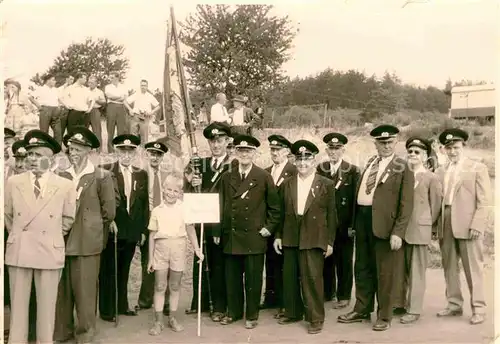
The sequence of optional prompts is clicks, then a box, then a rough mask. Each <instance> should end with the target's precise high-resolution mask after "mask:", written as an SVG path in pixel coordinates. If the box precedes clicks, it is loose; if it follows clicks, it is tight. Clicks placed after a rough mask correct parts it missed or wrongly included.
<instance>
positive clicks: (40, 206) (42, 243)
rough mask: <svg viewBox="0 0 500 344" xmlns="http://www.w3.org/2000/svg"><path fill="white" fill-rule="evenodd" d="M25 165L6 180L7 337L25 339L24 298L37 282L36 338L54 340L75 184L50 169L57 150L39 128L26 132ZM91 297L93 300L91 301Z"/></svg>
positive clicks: (51, 139)
mask: <svg viewBox="0 0 500 344" xmlns="http://www.w3.org/2000/svg"><path fill="white" fill-rule="evenodd" d="M24 141H25V142H26V150H27V152H28V169H29V171H27V172H24V173H21V174H18V175H16V176H12V177H11V178H10V179H9V180H8V181H7V183H6V187H5V193H4V195H5V200H4V207H5V210H4V214H5V215H4V216H5V226H6V227H7V231H8V232H9V236H8V238H7V245H6V252H5V264H7V265H8V267H9V277H10V293H11V318H10V334H9V343H12V344H14V343H27V341H28V308H29V306H28V304H29V298H30V293H31V285H32V281H33V280H34V283H35V285H36V299H37V302H36V303H37V315H36V332H37V333H36V341H37V342H38V343H52V341H53V336H54V324H55V310H56V299H57V286H58V284H59V279H60V277H61V270H62V268H63V267H64V259H65V247H64V246H65V245H64V236H66V235H67V234H68V232H69V231H70V229H71V226H72V225H73V221H74V219H75V209H76V205H75V200H76V190H75V188H74V187H73V183H71V181H69V180H67V179H64V178H61V177H59V176H58V175H56V174H54V173H53V172H51V171H50V170H49V167H50V165H51V160H52V159H53V156H54V154H57V153H59V152H60V151H61V146H60V145H59V143H57V141H56V140H55V139H53V138H52V137H51V136H49V135H48V134H46V133H44V132H43V131H41V130H31V131H29V132H28V133H26V135H25V137H24ZM94 302H95V301H94Z"/></svg>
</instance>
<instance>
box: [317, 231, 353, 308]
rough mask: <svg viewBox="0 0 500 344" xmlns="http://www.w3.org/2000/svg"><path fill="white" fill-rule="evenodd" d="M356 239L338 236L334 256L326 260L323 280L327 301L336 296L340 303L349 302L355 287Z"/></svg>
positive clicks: (334, 246) (334, 245)
mask: <svg viewBox="0 0 500 344" xmlns="http://www.w3.org/2000/svg"><path fill="white" fill-rule="evenodd" d="M353 253H354V239H352V238H345V237H340V236H337V238H336V239H335V243H334V244H333V254H332V255H331V256H330V257H328V258H326V259H325V267H324V269H323V279H324V287H325V299H326V300H328V301H329V300H331V299H333V297H334V296H336V297H337V300H339V301H349V300H350V299H351V291H352V285H353Z"/></svg>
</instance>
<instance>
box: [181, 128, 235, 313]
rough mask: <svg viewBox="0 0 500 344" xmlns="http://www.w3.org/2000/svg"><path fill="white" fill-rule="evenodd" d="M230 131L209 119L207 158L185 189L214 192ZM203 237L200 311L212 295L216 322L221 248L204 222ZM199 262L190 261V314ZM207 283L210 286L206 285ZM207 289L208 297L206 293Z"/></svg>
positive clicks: (221, 297) (222, 303)
mask: <svg viewBox="0 0 500 344" xmlns="http://www.w3.org/2000/svg"><path fill="white" fill-rule="evenodd" d="M230 133H231V130H230V128H229V125H228V124H226V123H222V122H213V123H211V124H210V125H209V126H207V127H206V128H205V129H204V130H203V136H205V138H206V139H207V140H208V145H209V147H210V151H211V152H212V156H211V157H206V158H203V159H201V167H200V169H201V171H199V172H200V175H193V176H192V179H191V180H188V181H187V183H186V185H185V192H195V188H197V187H201V192H204V193H218V192H219V186H220V180H221V177H222V175H223V174H224V173H225V172H226V171H228V170H230V169H231V163H230V161H229V156H228V154H227V151H226V149H227V144H228V138H229V135H230ZM204 226H205V227H204V236H205V238H204V240H205V243H204V245H203V247H204V249H205V257H206V259H205V260H204V261H203V265H204V267H203V268H204V269H206V268H207V266H206V264H208V271H209V276H210V281H207V274H206V273H203V274H202V276H203V277H202V283H201V287H202V291H201V295H202V296H201V300H202V305H201V310H202V312H206V311H208V310H209V298H210V297H211V298H212V302H213V313H212V314H211V315H210V316H211V318H212V320H213V321H215V322H219V321H221V320H222V318H223V317H224V315H225V313H226V310H227V300H226V282H225V271H224V253H223V251H222V247H221V246H219V245H216V244H215V243H214V240H213V228H214V226H215V225H213V224H205V225H204ZM195 228H196V233H197V235H198V241H200V230H201V228H200V226H199V225H196V226H195ZM199 267H200V265H199V263H198V261H197V260H196V259H195V260H193V299H192V301H191V308H190V309H189V310H187V311H186V313H187V314H193V313H195V312H197V311H198V278H199V275H198V274H199ZM207 283H210V289H209V288H208V286H207ZM209 290H210V294H211V295H210V296H209V295H208V292H209Z"/></svg>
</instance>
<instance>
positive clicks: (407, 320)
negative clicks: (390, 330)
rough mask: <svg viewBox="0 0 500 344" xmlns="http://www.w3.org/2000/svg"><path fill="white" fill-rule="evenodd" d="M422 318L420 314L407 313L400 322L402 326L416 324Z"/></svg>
mask: <svg viewBox="0 0 500 344" xmlns="http://www.w3.org/2000/svg"><path fill="white" fill-rule="evenodd" d="M419 318H420V314H411V313H407V314H405V315H403V316H402V317H401V319H399V322H400V323H401V324H413V323H414V322H416V321H417V320H418V319H419Z"/></svg>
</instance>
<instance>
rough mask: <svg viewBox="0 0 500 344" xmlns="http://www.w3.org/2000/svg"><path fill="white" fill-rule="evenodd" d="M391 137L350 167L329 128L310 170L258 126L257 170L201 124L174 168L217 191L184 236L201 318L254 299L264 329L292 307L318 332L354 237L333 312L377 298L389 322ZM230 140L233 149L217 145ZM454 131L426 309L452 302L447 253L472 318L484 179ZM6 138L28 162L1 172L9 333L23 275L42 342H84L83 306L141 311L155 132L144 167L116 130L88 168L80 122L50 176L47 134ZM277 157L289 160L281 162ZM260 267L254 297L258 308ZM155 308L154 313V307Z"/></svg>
mask: <svg viewBox="0 0 500 344" xmlns="http://www.w3.org/2000/svg"><path fill="white" fill-rule="evenodd" d="M398 133H399V130H398V129H397V128H395V127H393V126H390V125H381V126H378V127H376V128H375V129H373V130H372V131H371V133H370V135H371V136H372V137H373V138H374V142H375V147H376V149H377V155H376V156H374V157H372V158H371V159H369V161H368V163H367V165H366V166H365V168H364V169H363V171H360V170H359V169H358V168H357V167H356V166H354V165H352V164H349V163H348V162H346V161H345V160H343V159H342V156H343V153H344V150H345V146H346V144H347V143H348V138H347V137H346V136H345V135H342V134H341V133H330V134H328V135H326V136H325V137H324V138H323V141H324V143H325V148H326V151H327V153H328V156H329V161H327V162H324V163H322V164H318V161H317V155H318V153H319V148H318V147H317V146H316V145H315V144H314V143H312V142H310V141H306V140H299V141H297V142H294V143H291V142H290V141H289V140H287V139H286V138H285V137H283V136H281V135H271V136H269V137H268V141H269V147H270V150H271V157H272V160H273V165H272V166H269V167H268V168H267V169H262V168H260V167H258V166H256V165H255V163H254V158H255V155H256V152H257V149H258V148H259V147H260V145H261V143H260V142H259V140H258V139H256V138H255V137H253V136H249V135H234V134H233V133H232V132H231V128H230V127H229V126H228V125H227V124H226V123H221V122H213V123H211V124H210V125H209V126H208V127H206V128H205V129H204V131H203V134H204V136H205V138H206V139H207V140H208V144H209V146H210V150H211V153H212V155H211V156H210V157H206V158H203V159H202V160H201V166H199V170H196V169H193V168H190V169H187V170H186V174H185V191H186V192H191V191H193V190H196V189H201V192H208V193H218V194H219V198H220V207H221V221H220V223H218V224H210V225H207V226H206V227H205V235H206V237H205V238H200V239H204V240H205V241H206V245H205V250H206V251H205V257H206V259H205V260H204V263H203V264H207V265H206V266H204V269H205V270H206V273H205V274H204V275H203V276H204V278H205V277H206V280H205V281H203V283H202V288H203V290H202V303H203V304H202V305H200V306H201V309H202V311H210V313H211V314H210V315H211V318H212V320H213V321H215V322H220V323H221V324H222V325H229V324H231V323H233V322H235V321H238V320H240V319H243V317H244V316H245V327H246V328H248V329H253V328H255V327H256V326H257V325H258V318H259V310H260V308H262V307H264V308H277V309H278V312H277V313H276V316H275V318H276V319H277V321H278V322H279V324H282V325H286V324H292V323H296V322H299V321H301V320H303V319H304V317H305V320H306V321H307V322H308V323H309V327H308V332H309V333H311V334H314V333H319V332H321V331H322V329H323V324H324V320H325V305H324V304H325V301H329V300H332V299H334V298H336V302H335V303H334V307H335V308H345V307H347V306H348V305H349V302H350V299H351V291H352V285H353V250H354V246H355V247H356V250H355V251H356V256H355V264H354V282H355V285H356V304H355V306H354V309H353V311H351V312H349V313H347V314H344V315H341V316H339V318H338V321H339V322H341V323H352V322H359V321H363V320H365V319H370V314H371V313H372V312H373V311H374V309H375V308H374V307H375V297H377V304H378V309H377V316H376V322H375V324H374V325H373V329H374V330H378V331H383V330H387V329H389V328H390V326H391V321H392V318H393V314H394V305H395V303H394V297H393V294H394V293H393V290H394V286H395V285H397V284H398V282H399V281H397V280H396V279H397V277H396V276H397V274H396V273H395V269H396V265H397V264H396V262H397V260H398V259H400V255H399V254H398V251H400V250H401V249H402V247H403V246H404V245H405V242H404V238H405V230H406V227H407V225H408V221H409V219H410V217H411V215H412V211H413V208H414V198H413V193H414V185H415V179H416V177H415V176H414V171H412V170H411V169H410V168H409V166H408V165H407V163H406V161H405V160H404V159H403V158H401V157H399V156H397V155H395V146H396V143H397V137H398ZM7 134H8V135H10V136H12V132H11V131H10V132H8V131H7V130H6V131H5V135H6V138H7ZM230 138H233V140H232V143H233V145H234V147H235V150H236V151H235V154H236V158H235V159H232V158H231V157H230V156H229V154H227V146H228V143H229V142H230ZM467 138H468V135H467V133H465V132H463V131H462V130H459V129H451V130H448V131H446V132H444V133H443V134H442V135H441V136H440V141H441V143H442V144H443V145H445V147H446V152H447V154H448V156H449V159H450V163H448V164H447V165H446V166H442V167H441V169H440V170H439V171H438V172H437V174H438V176H439V177H440V181H441V183H442V184H443V185H444V189H445V190H446V191H445V192H446V195H448V196H447V197H446V198H445V201H444V202H443V206H442V209H443V211H442V213H441V220H440V222H439V223H440V224H441V225H438V226H437V227H440V228H441V229H440V230H438V231H437V234H438V236H439V240H440V245H441V248H442V251H443V266H444V271H445V278H446V290H447V300H448V305H447V307H446V308H445V309H444V310H443V311H442V312H440V313H439V314H438V315H439V316H456V315H461V314H462V312H463V311H462V304H463V297H462V294H461V291H460V287H459V281H458V276H459V270H458V265H457V262H458V260H459V259H461V260H462V263H463V265H464V272H465V274H466V277H467V279H468V281H470V283H469V290H470V291H471V303H472V306H473V309H472V312H473V315H472V317H471V319H470V322H471V323H472V324H478V323H481V322H483V321H484V314H485V301H484V295H483V291H482V251H481V240H480V238H481V233H482V231H484V230H485V227H486V221H487V211H488V206H489V205H490V203H489V202H490V196H489V193H490V186H489V177H488V172H487V170H486V167H485V166H484V165H483V164H480V163H473V162H471V161H470V160H468V159H467V158H466V157H464V153H463V147H464V145H465V142H466V141H467ZM18 142H20V143H18V144H17V145H16V147H12V148H15V151H14V149H13V153H14V156H16V161H17V159H18V158H19V160H20V161H23V159H25V161H26V164H25V165H23V164H22V163H20V164H19V165H17V163H16V167H19V168H22V167H23V166H24V168H26V169H27V170H28V171H26V172H24V173H20V174H17V175H14V176H11V177H10V178H9V179H7V182H6V191H5V227H6V230H7V232H8V237H7V240H6V259H5V263H6V264H7V265H8V268H9V275H10V293H11V326H10V337H9V341H10V343H18V342H26V340H27V336H28V323H29V322H28V312H29V306H28V304H29V299H30V292H31V285H32V283H31V282H32V280H33V279H34V283H35V286H36V300H37V302H36V305H37V309H36V317H35V319H36V325H37V326H36V332H37V333H36V336H37V340H38V341H39V342H51V341H52V338H53V336H54V339H55V340H58V341H67V340H69V339H72V338H73V337H76V338H77V340H78V341H79V342H83V343H86V342H91V341H92V340H93V338H94V336H95V319H96V313H97V310H96V303H97V302H96V301H97V300H99V302H98V308H99V315H100V317H101V318H102V319H103V320H105V321H114V320H115V317H116V314H122V315H127V316H134V315H137V311H138V310H139V309H149V308H151V305H152V295H153V283H152V281H151V279H152V278H154V277H153V276H152V275H151V274H149V275H148V274H147V272H145V271H144V270H145V269H144V266H145V263H146V262H147V247H148V243H147V238H148V236H147V235H146V234H147V224H148V220H149V212H150V210H151V209H152V208H153V207H155V206H156V205H158V202H160V199H161V197H159V196H158V193H159V192H161V189H160V185H161V180H162V178H163V177H162V175H163V174H162V173H161V171H160V170H159V168H158V167H159V165H160V162H161V159H162V157H163V155H164V154H165V153H167V152H168V148H167V147H166V146H165V145H163V144H162V143H160V142H150V143H147V144H146V145H145V149H146V150H147V152H148V155H149V158H150V159H149V161H150V166H149V167H148V169H147V170H142V169H138V168H135V167H133V166H131V161H132V159H133V157H134V155H135V154H136V151H137V147H138V146H139V145H140V143H141V140H140V139H139V138H138V137H137V136H135V135H129V134H125V135H118V136H117V137H115V138H114V139H113V140H112V144H113V148H114V149H116V150H117V156H118V161H117V162H115V163H113V164H108V165H104V166H94V165H93V164H92V162H91V161H90V160H89V159H88V156H89V153H90V151H91V150H93V149H98V148H99V146H100V142H99V139H98V138H97V136H96V135H95V134H93V133H92V132H91V131H90V130H88V129H86V127H85V126H74V127H73V128H71V130H69V131H68V134H67V135H65V136H64V138H63V143H64V145H65V146H66V147H68V157H69V160H70V162H71V165H72V166H71V168H70V169H68V170H66V171H57V173H54V172H52V171H50V169H49V168H50V166H51V163H50V160H51V159H52V157H53V155H54V154H57V153H58V152H59V151H60V150H61V146H60V144H59V143H58V142H57V140H55V139H54V138H52V137H50V136H49V135H47V134H46V133H44V132H41V131H39V130H35V131H30V132H29V133H28V134H26V136H25V137H24V138H23V139H22V140H20V141H18ZM290 153H292V154H293V156H294V162H293V163H291V162H290V161H288V156H289V154H290ZM23 154H24V155H23ZM456 163H458V166H457V164H456ZM19 172H23V171H22V170H19ZM450 190H451V191H450ZM465 215H466V216H465ZM51 223H52V225H50V224H51ZM137 245H140V246H141V248H142V247H145V248H146V249H144V250H143V249H141V252H142V263H143V264H142V265H143V282H142V283H143V285H142V286H141V293H140V296H139V300H138V304H139V306H138V307H137V308H136V309H131V308H130V307H129V304H128V298H127V283H128V275H129V269H130V263H131V261H132V258H133V255H134V252H135V248H136V246H137ZM115 255H116V257H117V258H116V260H115V258H114V257H115ZM193 264H194V266H193V267H194V269H195V271H194V273H193V278H194V279H195V281H194V283H193V286H194V292H193V302H192V303H191V307H190V309H188V310H187V311H186V313H192V312H195V311H196V310H197V308H198V304H197V294H198V291H197V290H196V288H197V285H198V283H197V281H196V279H197V278H198V273H197V272H196V270H197V269H198V263H197V262H194V263H193ZM264 266H265V269H266V293H265V302H264V304H263V305H260V299H261V290H262V284H263V272H264ZM115 280H116V282H115ZM98 291H99V292H98ZM116 291H117V293H116ZM97 292H98V295H97ZM115 296H116V297H117V304H118V309H115ZM165 300H168V297H167V298H165ZM74 308H76V312H77V317H78V327H77V328H75V326H74V323H73V309H74ZM164 311H165V312H168V305H166V307H165V310H164Z"/></svg>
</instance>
